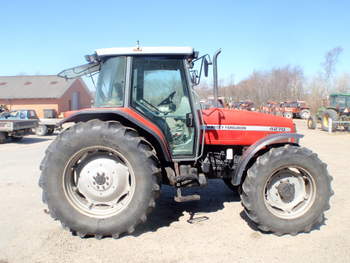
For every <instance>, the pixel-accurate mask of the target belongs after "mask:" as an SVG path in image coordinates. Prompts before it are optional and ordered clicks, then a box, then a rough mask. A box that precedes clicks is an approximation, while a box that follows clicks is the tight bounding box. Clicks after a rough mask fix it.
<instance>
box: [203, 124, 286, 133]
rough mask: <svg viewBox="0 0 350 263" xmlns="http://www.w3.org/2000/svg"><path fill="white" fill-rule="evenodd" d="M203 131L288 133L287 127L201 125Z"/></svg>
mask: <svg viewBox="0 0 350 263" xmlns="http://www.w3.org/2000/svg"><path fill="white" fill-rule="evenodd" d="M202 129H203V130H207V131H211V130H220V131H267V132H290V131H291V129H290V128H288V127H271V126H252V125H203V126H202Z"/></svg>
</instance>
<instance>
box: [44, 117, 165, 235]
mask: <svg viewBox="0 0 350 263" xmlns="http://www.w3.org/2000/svg"><path fill="white" fill-rule="evenodd" d="M158 166H159V164H158V159H157V157H156V155H155V151H154V149H153V148H152V146H151V145H150V144H149V143H148V142H147V141H145V140H144V139H143V138H142V137H140V136H139V135H138V134H137V132H136V131H135V130H133V129H131V128H127V127H125V126H123V125H121V124H120V123H118V122H102V121H99V120H92V121H89V122H87V123H80V124H77V125H75V126H73V127H72V128H70V129H68V130H66V131H64V132H63V133H62V134H60V135H59V136H58V137H57V138H56V140H55V141H54V142H53V143H52V144H51V145H50V146H49V148H48V149H47V152H46V156H45V158H44V160H43V162H42V165H41V170H42V174H41V178H40V181H39V185H40V186H41V187H42V189H43V201H44V202H45V203H47V205H48V207H49V211H50V214H51V216H52V217H53V218H54V219H57V220H59V221H61V223H62V225H63V226H64V227H66V228H68V229H70V230H71V231H72V232H73V233H76V234H78V235H79V236H81V237H84V236H86V235H93V236H95V237H96V238H102V237H104V236H113V237H115V238H117V237H119V235H120V234H123V233H125V232H127V233H132V232H133V231H134V229H135V227H136V225H138V224H139V223H140V222H145V221H146V219H147V213H149V212H150V211H151V210H152V208H153V207H154V206H155V199H156V198H157V197H158V195H159V190H160V186H159V178H160V169H159V168H158Z"/></svg>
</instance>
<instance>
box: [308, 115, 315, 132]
mask: <svg viewBox="0 0 350 263" xmlns="http://www.w3.org/2000/svg"><path fill="white" fill-rule="evenodd" d="M316 126H317V118H316V116H315V115H311V116H310V117H309V119H308V120H307V127H308V128H309V129H311V130H314V129H316Z"/></svg>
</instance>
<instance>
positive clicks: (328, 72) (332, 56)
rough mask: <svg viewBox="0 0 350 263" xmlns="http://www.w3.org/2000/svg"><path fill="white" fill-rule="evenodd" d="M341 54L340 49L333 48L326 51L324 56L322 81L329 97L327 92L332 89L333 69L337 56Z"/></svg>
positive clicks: (341, 49) (341, 50)
mask: <svg viewBox="0 0 350 263" xmlns="http://www.w3.org/2000/svg"><path fill="white" fill-rule="evenodd" d="M342 52H343V48H342V47H340V46H339V47H335V48H332V49H331V50H329V51H327V52H326V54H325V56H324V61H323V62H322V64H321V66H322V69H323V74H324V81H325V82H326V94H327V95H329V92H330V91H331V90H332V89H333V88H334V85H333V84H332V82H333V79H334V74H335V68H336V65H337V63H338V59H339V55H340V54H341V53H342Z"/></svg>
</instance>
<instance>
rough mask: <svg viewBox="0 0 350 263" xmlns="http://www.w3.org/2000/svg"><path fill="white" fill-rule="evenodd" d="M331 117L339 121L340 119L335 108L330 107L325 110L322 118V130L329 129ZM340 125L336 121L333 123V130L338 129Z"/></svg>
mask: <svg viewBox="0 0 350 263" xmlns="http://www.w3.org/2000/svg"><path fill="white" fill-rule="evenodd" d="M330 119H332V121H337V120H338V113H337V112H336V111H335V110H332V109H328V110H325V111H324V112H323V115H322V119H321V124H322V130H324V131H328V129H329V124H330V121H329V120H330ZM337 127H338V125H337V124H336V123H334V122H333V123H332V131H333V132H334V131H336V130H337Z"/></svg>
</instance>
